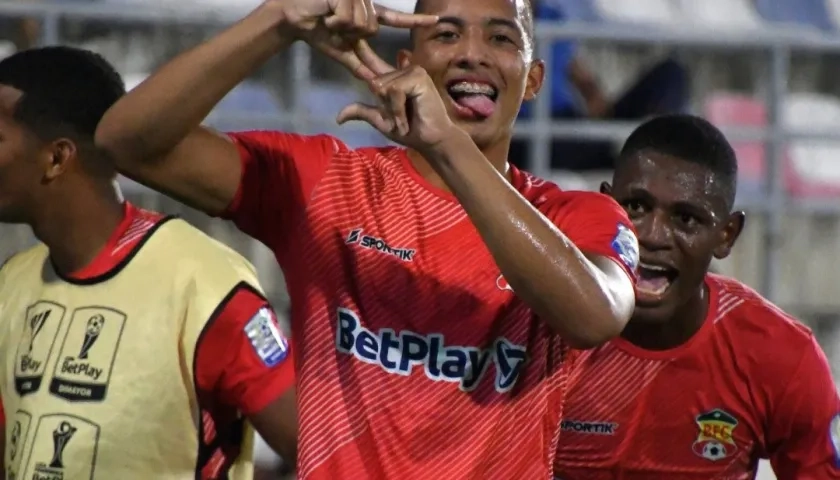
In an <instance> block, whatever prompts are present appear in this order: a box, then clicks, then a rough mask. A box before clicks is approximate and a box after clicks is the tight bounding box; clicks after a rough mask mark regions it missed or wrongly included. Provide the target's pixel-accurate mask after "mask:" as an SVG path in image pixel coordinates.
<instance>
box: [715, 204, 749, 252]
mask: <svg viewBox="0 0 840 480" xmlns="http://www.w3.org/2000/svg"><path fill="white" fill-rule="evenodd" d="M746 221H747V214H746V213H744V212H742V211H737V212H732V213H731V214H729V220H727V221H726V225H724V226H723V229H722V230H721V232H720V233H721V238H720V244H719V245H718V246H717V248H715V250H714V252H713V253H714V255H715V258H717V259H718V260H723V259H724V258H726V257H728V256H729V254H730V253H732V247H733V246H735V242H736V241H737V240H738V237H739V236H740V235H741V232H742V231H744V224H745V223H746Z"/></svg>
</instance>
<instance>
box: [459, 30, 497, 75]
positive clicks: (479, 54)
mask: <svg viewBox="0 0 840 480" xmlns="http://www.w3.org/2000/svg"><path fill="white" fill-rule="evenodd" d="M453 62H454V64H455V66H456V67H458V68H461V69H464V70H475V69H476V68H478V67H487V66H488V65H489V59H488V55H487V46H486V45H485V41H484V33H483V32H482V31H480V29H475V28H471V29H469V30H468V31H465V32H464V33H463V35H462V36H461V41H460V42H458V45H457V51H456V53H455V58H454V60H453Z"/></svg>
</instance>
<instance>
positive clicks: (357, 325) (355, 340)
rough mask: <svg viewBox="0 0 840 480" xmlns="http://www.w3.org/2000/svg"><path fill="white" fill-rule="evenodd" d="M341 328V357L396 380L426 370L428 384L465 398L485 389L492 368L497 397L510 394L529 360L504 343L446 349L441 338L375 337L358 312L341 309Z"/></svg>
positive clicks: (338, 334) (338, 341) (385, 331)
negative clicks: (453, 389) (451, 388)
mask: <svg viewBox="0 0 840 480" xmlns="http://www.w3.org/2000/svg"><path fill="white" fill-rule="evenodd" d="M337 326H338V328H337V329H336V338H335V344H336V348H337V349H338V351H339V352H341V353H345V354H348V355H352V356H354V357H356V358H357V359H359V360H360V361H362V362H365V363H370V364H373V365H379V366H380V367H381V368H382V369H383V370H385V371H386V372H388V373H392V374H396V375H405V376H408V375H410V374H411V373H412V372H413V371H414V369H415V368H423V371H424V372H425V374H426V377H428V378H429V379H431V380H433V381H436V382H452V383H458V387H459V388H460V389H461V390H462V391H465V392H469V391H472V390H474V389H475V388H476V387H477V386H478V385H479V384H480V383H481V380H482V379H483V378H484V376H485V375H486V373H487V371H488V370H489V367H490V363H491V362H492V363H493V365H494V366H495V370H496V378H495V381H494V387H495V389H496V391H497V392H499V393H506V392H508V391H510V390H511V389H512V388H513V387H514V385H516V381H517V379H518V378H519V374H520V372H521V370H522V368H523V366H524V363H525V360H526V350H525V348H524V347H522V346H520V345H515V344H513V343H511V342H509V341H508V340H507V339H505V338H503V337H500V338H498V339H496V340H495V341H494V342H493V345H492V347H491V348H489V349H480V348H477V347H465V346H446V344H445V341H444V336H443V335H441V334H429V335H420V334H417V333H414V332H410V331H402V332H399V333H397V332H395V331H394V330H392V329H390V328H383V329H381V330H380V331H379V332H378V333H376V332H373V331H371V330H368V329H367V328H365V327H363V326H362V323H361V321H360V320H359V316H358V315H357V314H356V313H355V312H353V311H352V310H348V309H346V308H339V309H338V325H337Z"/></svg>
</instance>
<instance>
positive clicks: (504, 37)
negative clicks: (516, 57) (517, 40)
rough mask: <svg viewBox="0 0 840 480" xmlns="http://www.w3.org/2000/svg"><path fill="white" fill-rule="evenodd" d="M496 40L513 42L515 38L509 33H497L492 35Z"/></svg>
mask: <svg viewBox="0 0 840 480" xmlns="http://www.w3.org/2000/svg"><path fill="white" fill-rule="evenodd" d="M490 38H491V39H492V40H493V41H494V42H498V43H513V39H511V38H510V37H508V36H507V35H504V34H501V33H497V34H494V35H493V36H492V37H490Z"/></svg>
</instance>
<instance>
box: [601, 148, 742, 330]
mask: <svg viewBox="0 0 840 480" xmlns="http://www.w3.org/2000/svg"><path fill="white" fill-rule="evenodd" d="M603 189H604V190H605V193H608V192H609V193H611V194H612V196H613V198H615V199H616V201H617V202H618V203H619V204H620V205H622V206H623V207H624V209H625V210H626V211H627V213H628V215H629V216H630V219H631V220H632V221H633V224H634V225H635V227H636V230H637V233H638V237H639V256H640V266H639V280H638V283H637V296H636V311H635V314H634V316H633V320H634V321H645V322H667V321H670V320H671V319H672V318H674V317H675V316H676V315H678V314H679V312H680V309H681V307H683V306H685V305H689V304H690V302H692V300H695V301H696V300H699V299H701V298H702V294H703V291H704V290H703V288H704V287H703V285H704V283H703V280H704V278H705V275H706V273H707V272H708V269H709V264H710V263H711V261H712V258H725V257H726V256H728V255H729V252H730V250H731V248H732V245H733V244H734V243H735V240H736V239H737V237H738V234H739V233H740V232H741V229H742V227H743V221H744V216H743V213H742V212H735V213H729V210H728V209H727V205H726V199H725V197H724V195H723V193H722V192H721V189H720V188H719V187H718V186H717V179H716V176H715V174H714V173H713V172H711V171H709V169H708V168H706V167H704V166H702V165H698V164H696V163H691V162H686V161H684V160H680V159H679V158H675V157H671V156H668V155H663V154H658V153H655V152H644V151H643V152H641V153H640V154H637V155H636V156H635V157H633V158H630V159H627V160H626V161H624V162H623V163H622V164H621V166H620V167H619V168H618V170H616V172H615V176H614V177H613V185H612V189H611V192H610V188H609V186H607V185H605V186H604V187H603Z"/></svg>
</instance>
